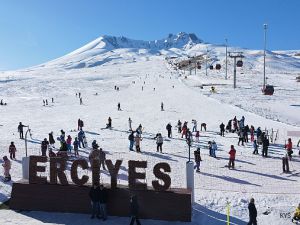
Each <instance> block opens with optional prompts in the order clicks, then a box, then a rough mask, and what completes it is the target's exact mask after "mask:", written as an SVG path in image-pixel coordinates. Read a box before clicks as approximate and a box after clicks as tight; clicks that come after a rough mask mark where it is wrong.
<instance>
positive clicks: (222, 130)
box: [220, 123, 225, 137]
mask: <svg viewBox="0 0 300 225" xmlns="http://www.w3.org/2000/svg"><path fill="white" fill-rule="evenodd" d="M224 132H225V125H224V123H221V124H220V135H221V136H223V137H224Z"/></svg>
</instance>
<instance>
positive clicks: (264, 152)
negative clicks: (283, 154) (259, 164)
mask: <svg viewBox="0 0 300 225" xmlns="http://www.w3.org/2000/svg"><path fill="white" fill-rule="evenodd" d="M263 134H264V133H263ZM262 140H263V141H262V156H263V157H268V147H269V139H268V138H267V137H263V139H262Z"/></svg>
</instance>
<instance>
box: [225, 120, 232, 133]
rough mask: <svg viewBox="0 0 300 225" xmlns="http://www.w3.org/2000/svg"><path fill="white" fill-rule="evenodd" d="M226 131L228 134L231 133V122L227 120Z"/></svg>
mask: <svg viewBox="0 0 300 225" xmlns="http://www.w3.org/2000/svg"><path fill="white" fill-rule="evenodd" d="M226 130H228V132H230V133H231V132H232V120H229V121H228V123H227V126H226Z"/></svg>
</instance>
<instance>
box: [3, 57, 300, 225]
mask: <svg viewBox="0 0 300 225" xmlns="http://www.w3.org/2000/svg"><path fill="white" fill-rule="evenodd" d="M8 74H9V76H11V77H12V78H10V79H9V82H0V87H1V89H0V96H1V98H3V99H4V100H5V101H6V102H8V106H5V107H4V106H1V108H0V110H1V111H0V124H2V125H3V126H1V127H0V131H1V142H0V148H1V151H2V153H1V155H8V146H9V143H10V142H11V141H14V142H15V144H16V147H17V150H18V151H17V153H16V157H17V159H18V160H17V161H13V162H12V170H11V174H12V179H13V181H17V180H19V179H20V178H21V176H22V171H21V161H20V160H21V157H22V156H24V155H25V149H24V141H22V140H20V139H18V133H17V125H18V123H19V122H20V121H22V122H23V124H25V125H28V124H29V125H30V128H31V129H32V137H33V139H29V143H28V149H29V154H39V153H40V145H39V142H40V140H42V139H43V138H45V137H47V138H48V133H49V132H50V131H53V132H54V135H55V136H59V131H60V130H61V129H64V130H65V131H66V135H68V134H70V135H71V136H72V137H73V138H74V137H75V135H76V132H70V130H74V129H76V127H77V119H78V118H81V119H82V120H83V121H84V123H85V127H84V130H85V131H87V133H86V134H87V139H88V142H89V144H91V142H92V140H94V139H95V140H97V142H98V143H99V145H100V146H101V147H102V148H103V149H104V150H105V151H106V152H107V153H108V155H107V158H110V159H123V164H122V168H121V170H120V174H119V179H118V182H119V183H120V184H127V170H126V168H127V161H128V160H130V159H136V160H147V161H148V168H147V170H146V171H147V172H146V175H147V179H146V181H147V183H148V185H150V184H151V180H152V179H154V177H153V174H152V173H151V170H152V168H153V166H154V165H155V164H156V163H157V162H161V161H166V162H168V163H169V164H170V165H171V170H172V171H171V173H170V175H171V178H172V187H184V186H185V169H184V168H185V163H186V161H187V157H188V147H187V144H186V142H185V141H184V140H182V139H181V138H180V135H179V134H178V133H177V132H176V127H175V125H176V122H177V120H178V119H181V121H188V122H189V123H188V125H189V127H190V128H191V127H192V124H191V120H192V119H196V120H197V121H198V126H200V123H201V122H205V123H207V126H208V131H207V132H200V142H199V143H194V144H193V147H192V151H194V149H195V148H196V147H197V146H200V147H201V156H202V159H203V161H202V162H201V173H200V174H195V188H196V195H195V196H196V197H195V199H196V203H195V205H194V210H193V221H192V223H180V222H176V223H175V222H172V223H171V222H165V221H151V220H147V221H143V224H195V225H196V224H212V225H216V224H225V222H224V220H226V216H225V214H226V205H227V202H228V201H229V202H230V205H231V216H232V224H246V222H245V221H247V220H248V209H247V205H248V200H249V198H250V197H254V198H255V199H256V207H257V209H258V212H259V213H258V214H259V216H258V222H259V224H274V225H276V224H278V225H279V224H280V225H281V224H282V225H286V224H289V220H286V219H282V218H280V213H281V212H293V210H294V208H295V206H296V205H297V204H298V203H299V196H300V183H299V181H300V178H299V169H300V165H299V162H300V158H299V157H298V156H295V158H294V160H293V161H292V163H291V170H292V173H291V174H282V167H281V157H282V156H283V155H284V154H285V150H284V148H283V144H284V140H285V139H287V137H286V132H287V131H288V130H299V127H297V126H299V118H298V117H296V115H295V114H294V113H295V112H296V111H297V110H298V111H297V112H299V109H300V108H299V107H298V108H297V107H294V108H295V109H294V110H296V111H291V112H289V110H284V107H279V106H278V105H276V107H278V109H279V110H275V109H274V108H271V107H270V108H269V110H268V112H266V109H265V108H264V107H266V106H265V105H264V104H263V103H264V102H266V101H267V102H268V104H269V102H271V101H273V100H274V101H275V102H276V104H277V103H282V104H283V102H285V101H287V100H288V99H289V97H290V96H292V94H290V92H291V91H288V92H284V91H282V93H283V94H284V93H286V95H284V96H273V98H272V97H266V96H261V95H260V93H259V96H257V93H256V92H257V90H251V91H250V92H249V93H250V94H249V93H248V92H246V91H245V90H246V89H245V88H240V89H237V90H235V91H234V92H233V93H230V92H232V91H231V90H229V82H231V81H229V80H228V81H225V80H223V81H222V82H224V83H228V84H227V85H225V86H217V92H218V93H217V94H215V95H210V94H209V91H208V87H206V88H204V89H203V90H200V89H198V88H195V87H194V86H195V85H196V84H197V82H198V83H216V82H217V78H216V76H217V75H218V74H215V75H214V74H212V76H211V77H210V78H206V77H203V76H202V75H201V76H200V75H199V76H189V77H188V78H187V79H183V78H182V76H181V77H179V74H178V73H177V72H175V71H172V70H171V69H170V68H169V65H167V64H166V62H165V61H164V60H163V59H162V58H161V57H152V58H150V59H149V60H148V61H139V62H134V63H123V64H111V65H108V66H100V67H95V68H82V69H76V70H58V69H53V68H49V69H47V68H42V69H40V70H39V69H36V70H34V69H33V70H32V71H28V72H20V71H16V72H5V73H2V74H1V75H0V77H1V79H2V80H5V79H6V77H7V76H8ZM146 74H149V75H148V76H147V78H146V77H145V75H146ZM160 75H161V76H160ZM278 76H279V75H278ZM280 76H282V75H280ZM283 80H284V79H282V80H281V81H283ZM133 81H135V84H134V83H133ZM144 81H145V84H144ZM182 81H183V82H182ZM242 81H243V82H241V83H239V85H240V86H243V85H246V84H247V83H249V82H250V81H251V78H246V75H245V78H244V79H243V80H242ZM218 82H220V81H218ZM115 85H117V86H118V87H120V91H118V92H117V91H115V90H114V86H115ZM173 85H174V87H175V88H172V86H173ZM142 86H143V87H144V91H142ZM282 86H284V85H282ZM153 88H155V91H154V90H153ZM257 89H258V88H257ZM199 90H200V91H199ZM247 90H248V89H247ZM249 90H250V89H249ZM76 92H81V93H82V96H83V103H84V104H83V105H81V106H80V105H79V99H78V98H76V97H75V93H76ZM96 92H97V93H98V95H95V93H96ZM275 92H276V90H275ZM278 92H279V91H278ZM242 93H243V94H244V95H242ZM299 93H300V92H299V88H297V90H296V92H295V99H296V97H297V96H299ZM254 94H255V95H254ZM234 96H235V97H236V98H234ZM51 97H54V101H55V102H54V103H50V104H49V106H46V107H43V106H42V99H45V98H47V99H48V101H49V102H51ZM235 99H236V100H237V101H240V103H241V104H242V105H243V104H244V106H243V107H246V108H247V109H248V110H247V109H246V111H245V110H243V107H240V106H238V107H236V106H232V104H233V102H234V100H235ZM295 99H294V98H292V99H290V102H288V104H290V105H292V103H293V104H296V102H294V100H295ZM118 102H120V103H121V108H122V111H117V103H118ZM161 102H164V106H165V111H163V112H162V111H160V103H161ZM268 104H267V105H268ZM254 105H255V108H253V110H249V107H250V106H254ZM267 107H269V106H267ZM274 107H275V106H274ZM243 115H244V116H245V118H246V121H245V124H249V125H252V124H253V125H254V126H255V127H258V126H261V127H262V129H264V128H265V127H267V128H268V129H271V128H273V129H274V130H277V129H279V139H278V140H277V142H276V144H275V145H271V146H270V151H269V152H270V158H262V157H261V156H260V155H259V156H254V155H252V151H253V150H252V144H251V143H247V144H246V145H245V147H244V146H237V141H238V139H237V135H236V134H226V135H225V137H220V136H219V135H218V131H219V124H220V123H221V122H224V124H225V123H227V121H228V120H229V119H232V118H233V117H234V116H237V118H238V119H239V118H241V117H242V116H243ZM270 115H271V116H270ZM298 115H299V114H298ZM109 116H111V118H112V121H113V122H112V123H113V127H114V129H111V130H108V129H105V130H101V128H103V127H105V124H106V122H107V118H108V117H109ZM267 116H269V117H270V118H265V117H267ZM128 117H131V119H132V120H133V128H135V127H137V126H138V125H139V124H140V123H141V124H142V125H143V127H144V135H143V136H144V139H143V141H142V143H141V150H142V154H136V153H135V152H129V151H128V132H127V130H128ZM276 118H279V120H280V121H282V122H278V121H276ZM287 121H291V122H290V124H294V125H297V126H294V125H289V124H287V123H283V122H287ZM168 122H171V123H172V125H173V138H172V139H171V140H170V141H165V142H164V144H163V152H164V154H160V153H156V145H155V140H153V137H154V136H155V134H156V133H158V132H161V133H162V134H163V135H164V137H165V136H166V129H165V126H166V124H167V123H168ZM97 134H99V135H97ZM209 140H215V141H216V142H217V144H218V147H219V150H218V151H217V156H218V160H217V159H214V158H211V157H209V156H208V149H207V147H206V146H207V142H208V141H209ZM293 142H294V144H296V139H293ZM231 144H234V145H235V146H236V149H237V156H236V169H235V170H228V168H225V167H224V166H225V165H226V164H227V163H228V151H229V148H230V145H231ZM58 145H59V144H58V143H56V146H58ZM89 151H90V149H89V148H87V149H80V152H79V154H80V156H81V157H84V158H86V157H88V153H89ZM295 152H296V151H295ZM259 153H261V149H259ZM192 155H193V154H192ZM1 162H2V161H1ZM48 167H49V166H48ZM48 167H47V168H48ZM48 169H49V168H48ZM297 172H298V174H297ZM48 173H49V171H46V173H45V174H46V175H48ZM81 173H84V174H86V173H87V172H86V171H84V172H83V171H81ZM88 173H90V172H88ZM101 181H103V182H109V176H108V174H107V173H103V174H101ZM10 191H11V184H4V183H3V182H0V200H1V201H2V202H3V201H5V200H7V199H8V198H9V196H10ZM269 207H270V209H271V213H270V214H269V215H263V214H262V213H263V212H264V211H266V210H267V209H268V208H269ZM0 214H1V216H0V224H25V223H27V224H28V223H30V224H41V223H48V224H85V223H91V224H93V223H96V221H93V222H91V221H90V219H89V216H88V215H80V214H76V215H75V214H61V213H45V212H21V213H15V212H13V211H10V210H9V211H6V210H0ZM125 223H128V218H116V217H111V218H109V220H108V221H107V222H106V224H125Z"/></svg>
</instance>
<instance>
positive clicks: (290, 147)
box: [284, 138, 293, 161]
mask: <svg viewBox="0 0 300 225" xmlns="http://www.w3.org/2000/svg"><path fill="white" fill-rule="evenodd" d="M284 148H285V149H286V151H287V155H288V157H289V160H290V161H291V160H292V154H293V143H292V139H291V138H289V139H288V143H287V144H286V145H285V146H284Z"/></svg>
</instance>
